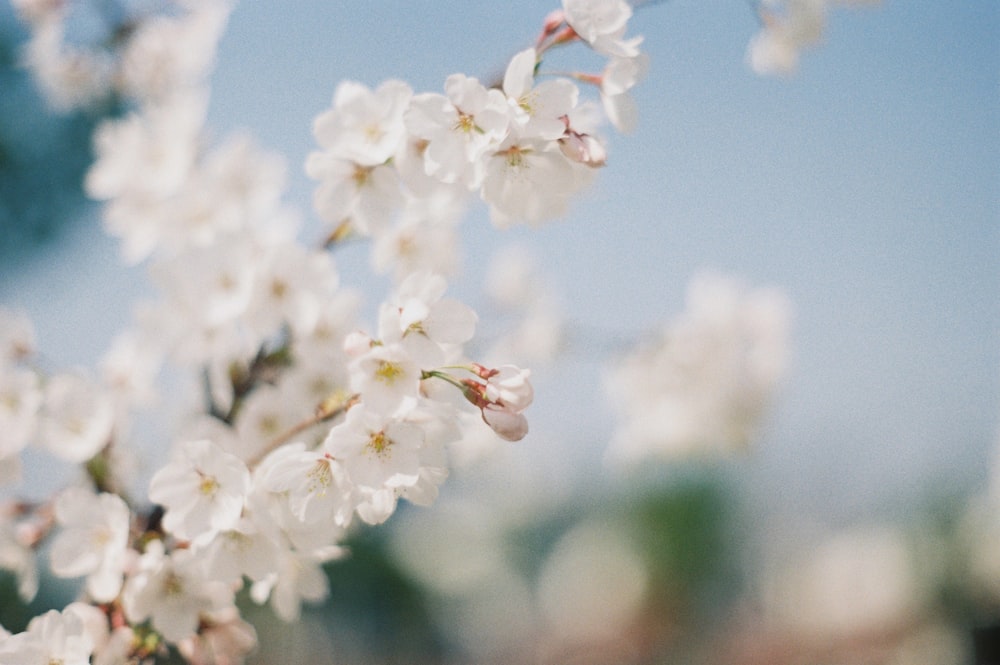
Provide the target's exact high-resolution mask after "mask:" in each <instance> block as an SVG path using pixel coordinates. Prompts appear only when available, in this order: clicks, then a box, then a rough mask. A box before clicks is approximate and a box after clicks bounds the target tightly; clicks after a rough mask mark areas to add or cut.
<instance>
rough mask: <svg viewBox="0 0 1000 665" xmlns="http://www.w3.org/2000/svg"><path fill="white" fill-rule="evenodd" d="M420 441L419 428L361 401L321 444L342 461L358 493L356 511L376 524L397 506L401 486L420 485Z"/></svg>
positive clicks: (421, 433) (421, 438)
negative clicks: (390, 416)
mask: <svg viewBox="0 0 1000 665" xmlns="http://www.w3.org/2000/svg"><path fill="white" fill-rule="evenodd" d="M422 444H423V432H422V431H421V429H420V428H419V427H417V426H415V425H413V424H410V423H407V422H405V421H402V420H398V419H394V418H388V417H386V416H385V415H383V414H382V413H379V412H377V411H372V410H369V409H368V408H366V407H365V405H364V404H359V405H357V406H355V407H353V408H351V410H350V411H348V412H347V418H346V420H345V421H344V422H343V423H341V424H340V425H337V426H336V427H334V428H333V429H331V430H330V434H329V435H328V436H327V438H326V441H324V442H323V448H324V450H326V452H327V453H329V454H330V455H331V456H333V457H334V458H336V459H338V460H340V461H341V463H342V464H343V468H344V471H345V472H346V474H347V477H348V478H349V479H350V482H351V484H352V486H353V487H354V490H355V492H356V493H357V494H358V496H357V497H356V501H357V502H358V507H357V511H358V514H359V515H360V516H361V518H362V519H363V520H365V521H366V522H369V523H372V524H377V523H379V522H383V521H385V520H386V519H387V518H388V517H389V515H391V514H392V513H393V511H394V510H395V509H396V492H397V490H399V489H400V488H403V487H407V486H410V485H415V484H416V483H417V480H418V479H419V476H420V466H421V458H420V448H421V446H422Z"/></svg>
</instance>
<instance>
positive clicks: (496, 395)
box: [485, 365, 535, 413]
mask: <svg viewBox="0 0 1000 665" xmlns="http://www.w3.org/2000/svg"><path fill="white" fill-rule="evenodd" d="M530 376H531V370H528V369H521V368H520V367H517V366H515V365H503V366H502V367H499V368H498V369H497V371H496V373H495V374H494V375H493V376H491V377H490V378H489V379H487V381H486V391H485V395H486V399H488V400H489V401H490V402H491V403H493V404H497V405H501V406H502V407H503V408H505V409H508V410H510V411H513V412H515V413H520V412H521V411H524V410H525V409H526V408H528V406H529V405H530V404H531V402H532V400H533V399H534V398H535V391H534V389H533V388H532V387H531V383H530V382H529V381H528V378H529V377H530Z"/></svg>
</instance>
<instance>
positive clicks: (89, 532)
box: [51, 488, 130, 603]
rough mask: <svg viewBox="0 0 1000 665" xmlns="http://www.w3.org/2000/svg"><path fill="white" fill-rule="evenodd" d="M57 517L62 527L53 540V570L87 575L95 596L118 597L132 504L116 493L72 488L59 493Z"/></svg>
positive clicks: (65, 574)
mask: <svg viewBox="0 0 1000 665" xmlns="http://www.w3.org/2000/svg"><path fill="white" fill-rule="evenodd" d="M55 517H56V521H57V522H58V523H59V524H60V525H61V526H62V530H61V531H59V533H58V534H57V535H56V538H55V540H54V541H53V543H52V555H51V557H52V572H54V573H55V574H56V575H59V576H61V577H80V576H82V575H86V576H87V585H86V586H87V593H88V594H89V595H90V597H91V598H92V599H93V600H95V601H97V602H101V603H106V602H110V601H112V600H114V599H115V597H116V596H118V592H119V591H120V590H121V587H122V574H123V572H124V569H125V559H126V556H125V555H126V547H127V545H128V538H129V520H130V511H129V508H128V506H127V505H126V504H125V502H124V501H123V500H122V499H121V498H120V497H118V496H117V495H115V494H108V493H101V494H99V495H98V494H93V493H92V492H89V491H87V490H84V489H82V488H71V489H68V490H66V491H64V492H63V493H62V494H60V495H59V498H58V499H57V501H56V506H55Z"/></svg>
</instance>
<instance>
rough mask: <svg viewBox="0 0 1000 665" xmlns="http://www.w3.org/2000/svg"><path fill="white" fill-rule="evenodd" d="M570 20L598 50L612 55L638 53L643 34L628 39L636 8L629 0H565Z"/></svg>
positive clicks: (572, 25) (571, 25)
mask: <svg viewBox="0 0 1000 665" xmlns="http://www.w3.org/2000/svg"><path fill="white" fill-rule="evenodd" d="M563 12H564V13H565V16H566V22H567V23H568V24H569V26H570V27H571V28H573V31H574V32H576V34H578V35H580V37H581V38H582V39H583V40H584V41H585V42H587V43H588V44H589V45H590V46H591V47H592V48H593V49H594V50H595V51H597V52H598V53H602V54H604V55H608V56H626V57H629V56H634V55H637V54H638V52H639V51H638V47H639V44H640V43H642V37H634V38H632V39H629V40H626V39H624V35H625V29H626V27H627V24H628V20H629V19H630V18H631V17H632V7H631V6H630V5H629V4H628V3H627V2H626V1H625V0H563Z"/></svg>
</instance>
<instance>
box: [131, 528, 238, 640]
mask: <svg viewBox="0 0 1000 665" xmlns="http://www.w3.org/2000/svg"><path fill="white" fill-rule="evenodd" d="M232 604H233V592H232V589H231V587H230V586H229V585H228V584H225V583H222V582H219V581H216V580H212V579H209V578H208V577H207V576H206V575H205V572H204V567H203V565H202V561H201V560H199V558H198V556H197V555H196V553H195V552H193V551H192V550H174V551H173V552H172V553H170V554H166V553H165V552H164V548H163V543H162V542H161V541H159V540H154V541H152V542H151V543H149V545H147V546H146V552H145V553H144V554H143V555H142V557H141V559H140V560H139V568H138V570H137V571H136V573H135V574H134V575H132V576H131V577H130V578H129V579H128V581H127V582H126V584H125V588H124V590H123V591H122V607H123V608H124V610H125V616H126V617H128V619H129V621H131V622H133V623H142V622H143V621H146V620H147V619H148V620H150V621H151V622H152V624H153V628H155V629H156V630H157V632H159V633H160V634H161V635H163V637H164V638H165V639H166V640H167V641H169V642H172V643H177V642H179V641H181V640H183V639H185V638H188V637H190V636H191V635H193V634H194V633H195V631H196V630H197V629H198V624H199V621H200V616H201V615H202V614H203V613H205V614H208V613H212V612H217V611H220V610H223V609H225V608H227V607H230V606H232Z"/></svg>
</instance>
